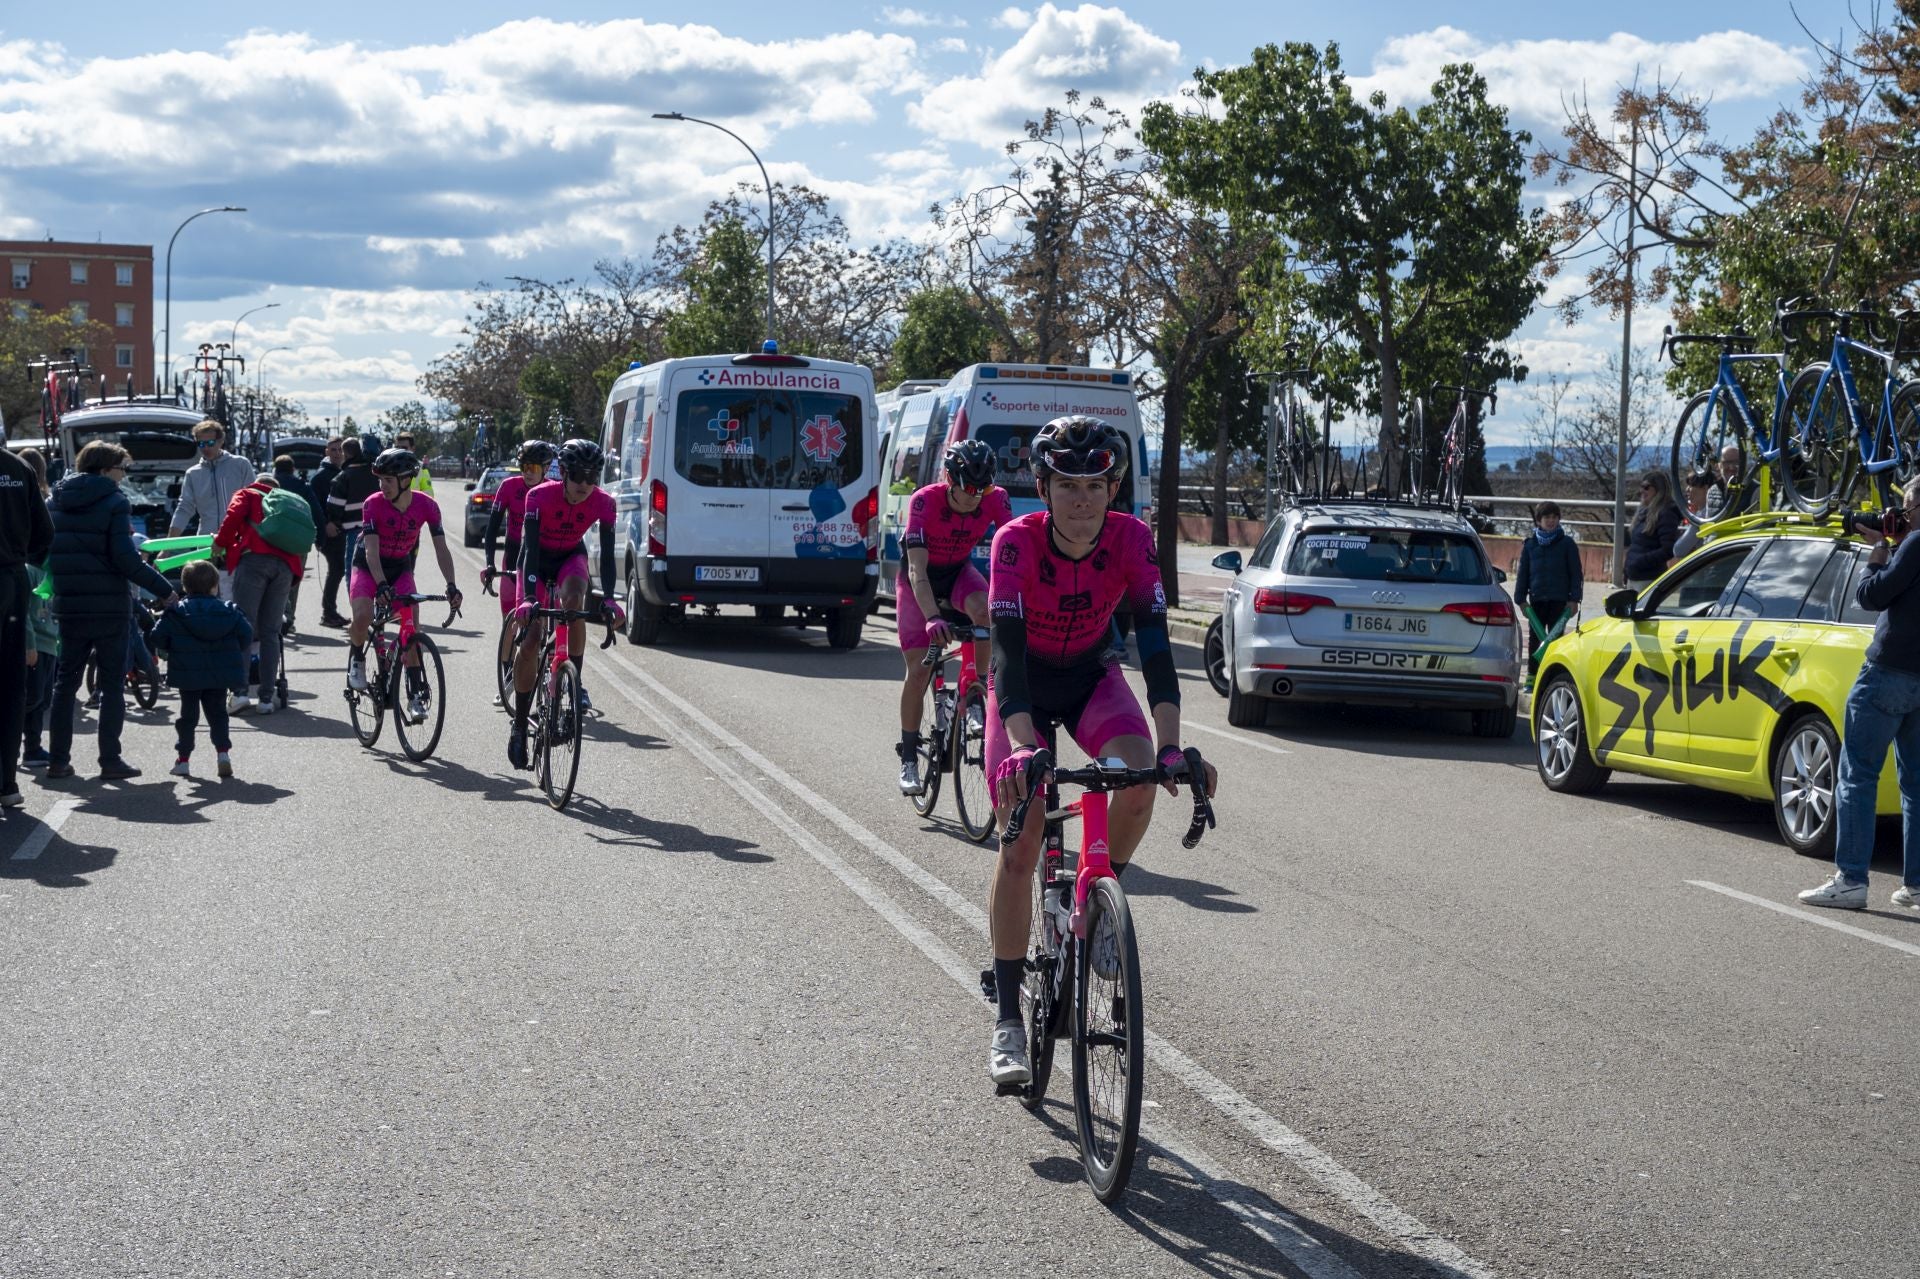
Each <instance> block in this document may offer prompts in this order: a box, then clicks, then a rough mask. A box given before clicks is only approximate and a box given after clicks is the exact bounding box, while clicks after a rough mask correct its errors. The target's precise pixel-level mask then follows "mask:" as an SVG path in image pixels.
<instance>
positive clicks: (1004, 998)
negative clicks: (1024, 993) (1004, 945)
mask: <svg viewBox="0 0 1920 1279" xmlns="http://www.w3.org/2000/svg"><path fill="white" fill-rule="evenodd" d="M1026 978H1027V961H1026V960H1024V959H1001V958H999V957H998V956H995V958H994V961H993V995H994V999H995V1000H996V1001H997V1002H998V1003H999V1005H1000V1020H1001V1021H1019V1020H1020V984H1021V983H1022V982H1024V981H1025V980H1026Z"/></svg>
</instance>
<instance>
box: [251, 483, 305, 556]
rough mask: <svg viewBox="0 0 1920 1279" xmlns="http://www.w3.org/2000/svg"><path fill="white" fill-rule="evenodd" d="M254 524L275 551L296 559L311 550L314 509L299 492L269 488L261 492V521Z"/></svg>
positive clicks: (263, 539)
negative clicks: (283, 552)
mask: <svg viewBox="0 0 1920 1279" xmlns="http://www.w3.org/2000/svg"><path fill="white" fill-rule="evenodd" d="M254 527H255V528H257V529H258V530H259V532H260V537H261V540H262V541H264V542H266V544H267V545H268V546H271V547H272V548H273V549H274V550H276V551H285V552H286V553H287V554H288V555H292V556H295V557H296V558H298V557H304V556H305V555H306V553H307V552H308V551H311V550H312V549H313V536H314V527H313V508H312V507H310V506H308V505H307V499H306V498H304V497H301V496H300V495H299V494H298V493H291V492H288V491H287V490H286V489H271V490H269V491H267V492H265V493H263V494H261V495H260V522H259V523H258V524H256V525H255V526H254Z"/></svg>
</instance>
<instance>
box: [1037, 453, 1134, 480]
mask: <svg viewBox="0 0 1920 1279" xmlns="http://www.w3.org/2000/svg"><path fill="white" fill-rule="evenodd" d="M1045 460H1046V464H1047V466H1048V467H1050V468H1051V469H1052V470H1053V472H1054V474H1056V475H1071V476H1074V477H1075V478H1076V479H1094V478H1098V477H1099V476H1102V475H1106V474H1107V473H1108V472H1110V471H1112V470H1113V468H1114V466H1115V465H1117V464H1118V463H1119V461H1120V455H1119V454H1118V453H1117V452H1115V451H1114V450H1112V449H1088V450H1087V451H1086V452H1084V453H1081V452H1077V451H1072V450H1067V449H1061V450H1059V451H1056V452H1048V453H1047V454H1046V455H1045Z"/></svg>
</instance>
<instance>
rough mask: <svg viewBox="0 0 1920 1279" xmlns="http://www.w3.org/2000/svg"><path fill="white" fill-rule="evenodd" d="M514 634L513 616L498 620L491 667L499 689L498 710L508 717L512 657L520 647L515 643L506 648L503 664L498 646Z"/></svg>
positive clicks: (511, 702)
mask: <svg viewBox="0 0 1920 1279" xmlns="http://www.w3.org/2000/svg"><path fill="white" fill-rule="evenodd" d="M514 634H515V627H514V624H513V615H512V614H508V615H507V616H505V617H502V618H501V619H500V638H499V640H498V641H496V642H495V645H494V650H493V666H494V680H495V682H496V683H497V684H498V685H499V688H500V709H502V710H504V711H506V713H507V714H509V715H511V714H513V655H514V653H515V652H517V651H518V650H519V648H520V645H519V644H518V643H515V644H512V645H509V646H508V648H507V660H506V661H504V662H503V661H501V660H500V647H499V646H500V645H501V644H505V643H506V642H507V637H508V636H510V635H514Z"/></svg>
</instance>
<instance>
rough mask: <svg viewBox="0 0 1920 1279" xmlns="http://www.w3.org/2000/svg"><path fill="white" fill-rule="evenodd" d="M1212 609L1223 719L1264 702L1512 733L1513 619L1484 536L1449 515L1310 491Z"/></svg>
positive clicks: (1252, 718) (1224, 561)
mask: <svg viewBox="0 0 1920 1279" xmlns="http://www.w3.org/2000/svg"><path fill="white" fill-rule="evenodd" d="M1213 562H1214V564H1215V565H1216V566H1218V567H1220V568H1224V569H1229V570H1231V571H1232V572H1233V573H1234V578H1233V582H1232V585H1230V586H1229V587H1228V588H1227V590H1226V594H1225V597H1224V599H1223V600H1222V603H1221V615H1222V622H1223V629H1222V638H1223V641H1224V646H1225V656H1226V678H1227V685H1228V688H1227V719H1228V722H1230V723H1232V724H1235V725H1238V726H1240V727H1243V728H1245V727H1252V726H1254V725H1257V724H1261V723H1263V722H1265V720H1266V714H1267V708H1268V706H1269V705H1270V704H1271V703H1272V702H1354V703H1370V704H1374V705H1384V706H1407V707H1413V708H1416V709H1433V710H1459V711H1469V712H1471V713H1472V716H1473V731H1474V734H1475V735H1476V736H1479V737H1510V736H1512V735H1513V729H1514V722H1515V718H1516V707H1517V703H1518V698H1519V691H1520V672H1521V667H1520V662H1521V657H1520V652H1521V649H1520V634H1519V625H1518V624H1517V623H1518V622H1519V619H1518V618H1517V617H1516V615H1515V611H1514V607H1513V601H1512V599H1511V598H1509V597H1508V595H1507V592H1506V590H1505V589H1504V588H1503V587H1502V586H1501V583H1502V582H1504V581H1505V580H1506V574H1504V573H1502V572H1501V571H1500V570H1498V569H1496V568H1494V567H1493V566H1492V565H1491V564H1490V563H1488V560H1487V551H1486V547H1485V546H1483V545H1482V544H1481V541H1480V535H1479V534H1478V533H1476V532H1475V531H1474V529H1473V526H1472V525H1471V524H1469V523H1468V522H1467V520H1466V519H1465V518H1464V517H1463V516H1461V515H1459V514H1457V513H1455V512H1454V511H1452V510H1449V509H1446V508H1440V507H1433V506H1421V505H1416V504H1414V503H1411V502H1405V503H1402V502H1392V501H1380V500H1373V499H1339V498H1332V499H1319V500H1315V501H1311V502H1304V503H1301V504H1298V505H1294V506H1290V507H1288V508H1287V510H1285V511H1284V512H1282V513H1281V515H1280V516H1279V517H1278V518H1277V519H1275V520H1274V522H1273V523H1272V524H1271V525H1269V526H1268V528H1267V531H1266V533H1265V534H1264V535H1263V536H1262V537H1261V539H1260V542H1259V545H1257V546H1255V547H1254V548H1253V553H1252V554H1251V555H1250V556H1248V557H1246V559H1245V561H1244V562H1242V557H1241V554H1240V552H1238V551H1228V552H1226V553H1225V554H1223V555H1220V556H1218V557H1217V558H1215V560H1214V561H1213Z"/></svg>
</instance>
